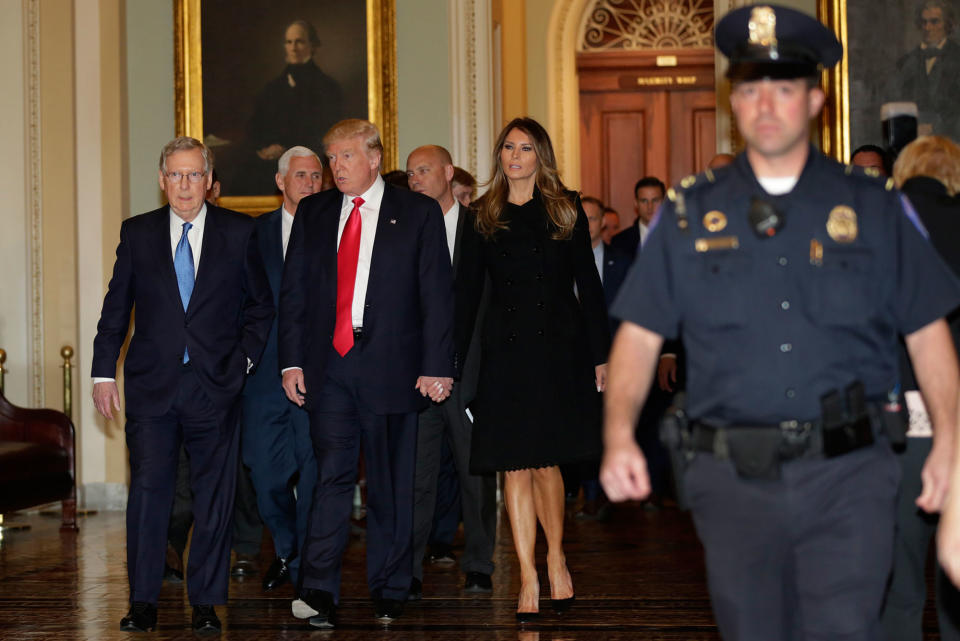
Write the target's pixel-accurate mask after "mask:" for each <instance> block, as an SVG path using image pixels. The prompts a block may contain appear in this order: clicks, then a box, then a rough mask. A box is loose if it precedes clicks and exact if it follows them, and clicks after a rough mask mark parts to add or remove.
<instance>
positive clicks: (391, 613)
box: [374, 599, 403, 623]
mask: <svg viewBox="0 0 960 641" xmlns="http://www.w3.org/2000/svg"><path fill="white" fill-rule="evenodd" d="M401 614H403V601H398V600H397V599H377V601H376V603H375V604H374V616H375V617H376V618H377V619H379V620H380V621H381V622H382V623H390V622H391V621H393V620H395V619H398V618H400V615H401Z"/></svg>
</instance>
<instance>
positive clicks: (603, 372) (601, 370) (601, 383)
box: [595, 363, 607, 392]
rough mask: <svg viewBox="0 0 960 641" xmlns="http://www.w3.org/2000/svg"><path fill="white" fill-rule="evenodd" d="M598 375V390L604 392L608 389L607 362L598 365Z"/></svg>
mask: <svg viewBox="0 0 960 641" xmlns="http://www.w3.org/2000/svg"><path fill="white" fill-rule="evenodd" d="M595 369H596V377H597V391H598V392H602V391H603V390H605V389H607V364H606V363H603V364H602V365H597V367H596V368H595Z"/></svg>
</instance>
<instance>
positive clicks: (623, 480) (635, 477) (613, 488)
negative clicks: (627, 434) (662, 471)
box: [600, 439, 650, 503]
mask: <svg viewBox="0 0 960 641" xmlns="http://www.w3.org/2000/svg"><path fill="white" fill-rule="evenodd" d="M600 483H601V484H602V485H603V491H604V492H606V493H607V498H609V499H610V500H611V501H613V502H615V503H617V502H620V501H627V500H630V499H637V500H642V499H645V498H647V496H649V494H650V475H649V474H648V473H647V460H646V459H645V458H644V457H643V452H641V451H640V447H639V446H638V445H637V442H636V441H634V440H633V439H630V440H629V441H626V442H624V443H622V444H618V445H615V446H612V447H611V446H609V445H608V446H607V447H606V448H605V449H604V452H603V463H602V464H601V466H600Z"/></svg>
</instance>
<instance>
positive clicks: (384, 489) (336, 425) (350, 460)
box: [300, 343, 417, 603]
mask: <svg viewBox="0 0 960 641" xmlns="http://www.w3.org/2000/svg"><path fill="white" fill-rule="evenodd" d="M362 347H363V346H362V343H361V344H360V345H358V346H355V347H354V348H353V349H352V350H351V351H350V352H347V355H346V356H345V357H343V358H341V357H340V355H339V354H337V353H336V352H334V351H333V348H332V347H331V350H330V356H329V358H328V359H327V366H326V372H325V373H324V376H323V380H322V381H319V382H315V383H313V384H311V383H310V381H305V383H306V385H307V390H308V393H309V394H310V395H311V401H310V404H311V407H310V410H309V414H310V436H311V438H312V439H313V447H314V453H315V454H316V458H317V470H318V477H317V485H316V488H315V489H314V493H313V503H312V505H311V506H310V519H309V523H308V527H307V536H306V540H305V542H304V549H303V555H302V559H301V562H300V584H301V587H303V588H311V589H315V590H325V591H327V592H330V593H332V594H333V595H334V600H335V601H336V602H338V603H339V599H340V570H341V563H342V559H343V552H344V549H345V548H346V546H347V541H348V539H349V538H350V512H351V511H352V510H353V488H354V485H355V484H356V482H357V461H358V457H359V454H360V448H361V445H362V446H363V456H364V463H365V470H366V477H367V585H368V586H369V588H370V594H371V595H372V596H373V597H374V598H377V597H382V598H385V599H398V600H405V599H406V598H407V594H408V592H409V590H410V580H411V579H412V571H413V548H412V545H411V543H412V535H413V476H414V459H415V457H416V449H417V413H416V412H410V413H404V414H374V413H373V412H371V411H370V410H369V409H368V408H367V406H366V405H365V404H364V403H363V401H362V399H361V396H360V393H359V391H360V389H361V388H362V387H363V383H364V380H363V379H364V376H363V372H362V371H361V368H360V367H359V366H358V364H359V362H360V360H361V359H360V358H358V357H356V355H355V352H356V351H357V349H358V348H359V349H362ZM412 385H413V382H411V387H412Z"/></svg>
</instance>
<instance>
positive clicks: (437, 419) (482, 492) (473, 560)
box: [413, 387, 497, 581]
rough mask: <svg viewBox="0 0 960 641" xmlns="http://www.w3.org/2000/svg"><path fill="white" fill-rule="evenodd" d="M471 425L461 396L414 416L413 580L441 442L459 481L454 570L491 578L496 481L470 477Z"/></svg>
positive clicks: (429, 517) (429, 519)
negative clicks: (458, 547)
mask: <svg viewBox="0 0 960 641" xmlns="http://www.w3.org/2000/svg"><path fill="white" fill-rule="evenodd" d="M472 430H473V423H471V422H470V419H469V418H467V414H466V411H465V408H464V405H463V402H462V398H461V395H460V393H459V391H458V389H457V387H454V389H453V393H452V394H451V395H450V398H448V399H447V400H446V401H444V402H443V403H440V404H437V403H433V404H431V405H430V407H428V408H427V409H425V410H424V411H422V412H420V417H419V428H418V435H417V475H416V482H415V485H414V499H413V575H414V577H416V578H417V579H419V580H421V581H422V580H423V557H424V554H425V553H426V548H427V543H428V542H429V541H428V539H429V538H430V530H431V526H432V523H433V514H434V508H435V505H436V502H437V478H438V476H439V473H440V465H441V462H442V450H443V447H442V446H443V441H444V439H447V442H448V443H449V444H450V449H451V450H452V451H453V462H454V466H455V467H456V468H457V473H458V475H459V477H460V507H461V509H462V511H463V536H464V544H465V546H464V550H463V556H461V557H460V568H461V569H462V570H463V571H464V572H480V573H482V574H487V575H489V574H493V567H494V566H493V561H492V557H493V547H494V544H495V542H496V532H497V480H496V477H495V476H494V475H492V474H491V475H487V476H474V475H472V474H470V436H471V432H472Z"/></svg>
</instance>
